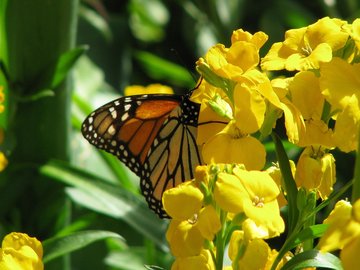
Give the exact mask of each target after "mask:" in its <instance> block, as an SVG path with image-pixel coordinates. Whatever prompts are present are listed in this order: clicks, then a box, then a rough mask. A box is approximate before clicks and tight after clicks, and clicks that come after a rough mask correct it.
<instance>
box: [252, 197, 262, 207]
mask: <svg viewBox="0 0 360 270" xmlns="http://www.w3.org/2000/svg"><path fill="white" fill-rule="evenodd" d="M264 201H265V199H264V198H260V197H258V196H255V197H254V199H253V205H254V206H256V207H260V208H262V207H264V204H265V203H264Z"/></svg>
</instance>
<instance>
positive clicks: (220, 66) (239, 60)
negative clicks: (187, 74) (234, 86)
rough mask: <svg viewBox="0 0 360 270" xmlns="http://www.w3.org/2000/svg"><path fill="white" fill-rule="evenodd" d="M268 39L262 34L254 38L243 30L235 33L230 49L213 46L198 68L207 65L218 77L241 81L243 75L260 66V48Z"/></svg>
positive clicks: (200, 61) (198, 63) (200, 60)
mask: <svg viewBox="0 0 360 270" xmlns="http://www.w3.org/2000/svg"><path fill="white" fill-rule="evenodd" d="M266 39H267V36H266V34H265V33H262V32H258V33H256V34H254V35H253V36H252V35H251V34H250V33H247V32H244V31H242V30H237V31H234V32H233V36H232V44H231V46H230V48H226V47H225V46H224V45H223V44H217V45H215V46H213V47H212V48H210V49H209V51H208V52H207V53H206V55H205V57H204V58H200V59H199V61H198V62H197V66H201V65H204V64H205V65H207V66H208V67H209V68H210V69H211V70H212V71H213V72H214V73H215V74H216V75H218V76H220V77H222V78H226V79H230V80H233V81H239V80H241V77H242V74H243V73H245V72H246V71H248V70H251V69H253V68H255V67H256V66H257V65H258V63H259V48H260V47H261V46H262V45H263V44H264V43H265V41H266ZM205 79H206V76H205Z"/></svg>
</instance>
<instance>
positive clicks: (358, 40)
mask: <svg viewBox="0 0 360 270" xmlns="http://www.w3.org/2000/svg"><path fill="white" fill-rule="evenodd" d="M346 30H347V32H348V33H349V35H350V37H351V38H352V39H353V40H354V42H355V45H356V47H357V49H358V50H360V19H356V20H355V21H353V23H352V24H350V25H347V27H346Z"/></svg>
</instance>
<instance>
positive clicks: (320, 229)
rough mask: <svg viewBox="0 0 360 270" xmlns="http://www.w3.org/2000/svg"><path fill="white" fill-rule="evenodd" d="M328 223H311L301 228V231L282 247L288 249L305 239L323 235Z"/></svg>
mask: <svg viewBox="0 0 360 270" xmlns="http://www.w3.org/2000/svg"><path fill="white" fill-rule="evenodd" d="M328 227H329V225H327V224H318V225H313V226H310V227H307V228H305V229H303V230H302V231H301V232H299V233H298V234H297V235H296V236H295V237H294V240H293V241H289V242H287V244H286V247H284V249H285V250H287V251H288V250H290V249H293V248H295V247H296V246H298V245H299V244H301V243H303V242H304V241H306V240H310V239H315V238H319V237H321V236H323V234H324V233H325V232H326V230H327V228H328Z"/></svg>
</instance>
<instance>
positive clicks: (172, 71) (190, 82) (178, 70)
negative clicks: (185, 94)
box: [134, 51, 195, 88]
mask: <svg viewBox="0 0 360 270" xmlns="http://www.w3.org/2000/svg"><path fill="white" fill-rule="evenodd" d="M134 57H135V59H136V60H137V61H138V62H139V64H140V65H141V66H142V67H143V68H144V69H145V70H146V72H147V73H148V75H149V76H150V77H152V78H153V79H156V80H164V81H167V82H169V83H170V84H173V85H176V86H181V87H188V88H191V87H193V86H194V84H195V81H194V79H193V78H192V77H191V75H190V73H189V72H188V70H186V69H185V68H183V67H181V66H179V65H176V64H174V63H172V62H170V61H167V60H164V59H162V58H160V57H158V56H156V55H154V54H151V53H148V52H144V51H137V52H136V53H135V54H134Z"/></svg>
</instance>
